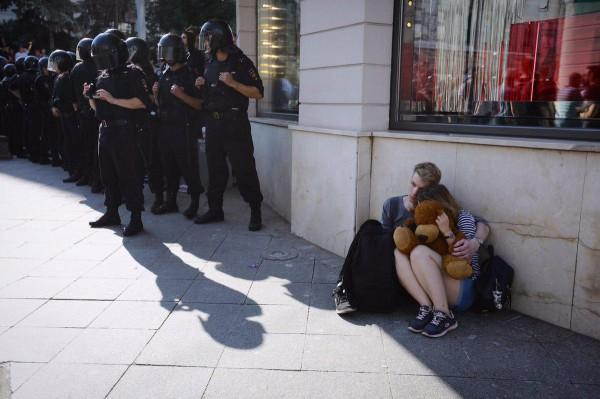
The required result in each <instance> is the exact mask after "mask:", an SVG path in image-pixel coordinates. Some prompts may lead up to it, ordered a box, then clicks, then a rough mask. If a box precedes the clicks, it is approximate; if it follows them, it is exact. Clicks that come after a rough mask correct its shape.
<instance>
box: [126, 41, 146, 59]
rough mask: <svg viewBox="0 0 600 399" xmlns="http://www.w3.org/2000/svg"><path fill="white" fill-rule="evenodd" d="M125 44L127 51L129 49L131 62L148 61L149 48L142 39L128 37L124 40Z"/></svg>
mask: <svg viewBox="0 0 600 399" xmlns="http://www.w3.org/2000/svg"><path fill="white" fill-rule="evenodd" d="M125 44H126V45H127V51H129V62H133V63H134V64H145V63H147V62H148V58H149V57H150V50H149V49H148V44H147V43H146V41H145V40H144V39H140V38H139V37H130V38H128V39H127V40H125Z"/></svg>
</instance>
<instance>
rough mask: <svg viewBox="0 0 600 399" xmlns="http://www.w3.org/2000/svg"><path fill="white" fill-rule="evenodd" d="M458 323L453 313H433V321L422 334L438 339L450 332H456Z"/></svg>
mask: <svg viewBox="0 0 600 399" xmlns="http://www.w3.org/2000/svg"><path fill="white" fill-rule="evenodd" d="M456 327H458V322H457V321H456V319H455V318H454V315H453V314H452V312H450V314H446V313H444V312H442V311H441V310H436V311H434V312H433V319H431V321H430V322H429V324H427V325H426V326H425V329H424V330H423V332H422V334H423V335H425V336H426V337H430V338H438V337H442V336H444V335H446V333H447V332H448V331H452V330H455V329H456Z"/></svg>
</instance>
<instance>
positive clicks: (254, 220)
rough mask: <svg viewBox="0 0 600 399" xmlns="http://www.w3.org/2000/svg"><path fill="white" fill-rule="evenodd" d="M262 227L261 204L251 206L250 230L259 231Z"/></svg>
mask: <svg viewBox="0 0 600 399" xmlns="http://www.w3.org/2000/svg"><path fill="white" fill-rule="evenodd" d="M261 228H262V215H261V211H260V204H257V205H251V206H250V223H249V224H248V230H250V231H258V230H260V229H261Z"/></svg>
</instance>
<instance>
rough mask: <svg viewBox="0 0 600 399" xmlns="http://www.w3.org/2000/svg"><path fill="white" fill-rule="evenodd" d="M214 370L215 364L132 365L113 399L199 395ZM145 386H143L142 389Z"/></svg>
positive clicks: (192, 397)
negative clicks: (203, 365)
mask: <svg viewBox="0 0 600 399" xmlns="http://www.w3.org/2000/svg"><path fill="white" fill-rule="evenodd" d="M212 373H213V369H211V368H203V367H169V366H135V365H134V366H131V367H130V368H129V369H127V372H126V373H125V375H123V377H122V378H121V379H120V380H119V382H118V383H117V385H116V386H115V387H114V388H113V390H112V391H111V392H110V394H109V395H108V398H109V399H165V398H177V399H197V398H200V397H202V393H203V392H204V389H205V388H206V385H207V384H208V381H209V379H210V377H211V375H212ZM141 388H143V389H141Z"/></svg>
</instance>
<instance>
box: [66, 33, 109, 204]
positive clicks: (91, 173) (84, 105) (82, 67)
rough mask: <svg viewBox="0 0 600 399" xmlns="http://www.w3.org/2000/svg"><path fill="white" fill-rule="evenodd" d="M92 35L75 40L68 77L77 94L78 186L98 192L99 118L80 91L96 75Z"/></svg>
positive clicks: (93, 79)
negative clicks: (74, 51)
mask: <svg viewBox="0 0 600 399" xmlns="http://www.w3.org/2000/svg"><path fill="white" fill-rule="evenodd" d="M91 49H92V39H90V38H87V37H86V38H83V39H81V40H80V41H79V43H78V44H77V51H76V56H77V59H78V60H79V61H80V62H78V63H77V65H75V66H74V67H73V70H72V71H71V81H72V82H73V87H74V90H75V97H76V98H77V116H78V121H79V136H80V138H81V140H80V142H79V145H80V148H79V149H78V151H80V153H81V158H80V159H81V172H82V173H81V178H80V179H79V181H78V182H77V185H78V186H83V185H86V184H89V185H91V186H92V191H93V192H100V191H101V189H102V186H101V184H100V167H99V165H98V120H97V119H96V117H95V116H94V111H93V110H92V109H91V108H90V104H89V101H88V99H87V98H86V97H85V96H84V95H83V85H84V83H94V82H95V81H96V78H97V77H98V70H97V69H96V64H94V61H93V60H92V54H91Z"/></svg>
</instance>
